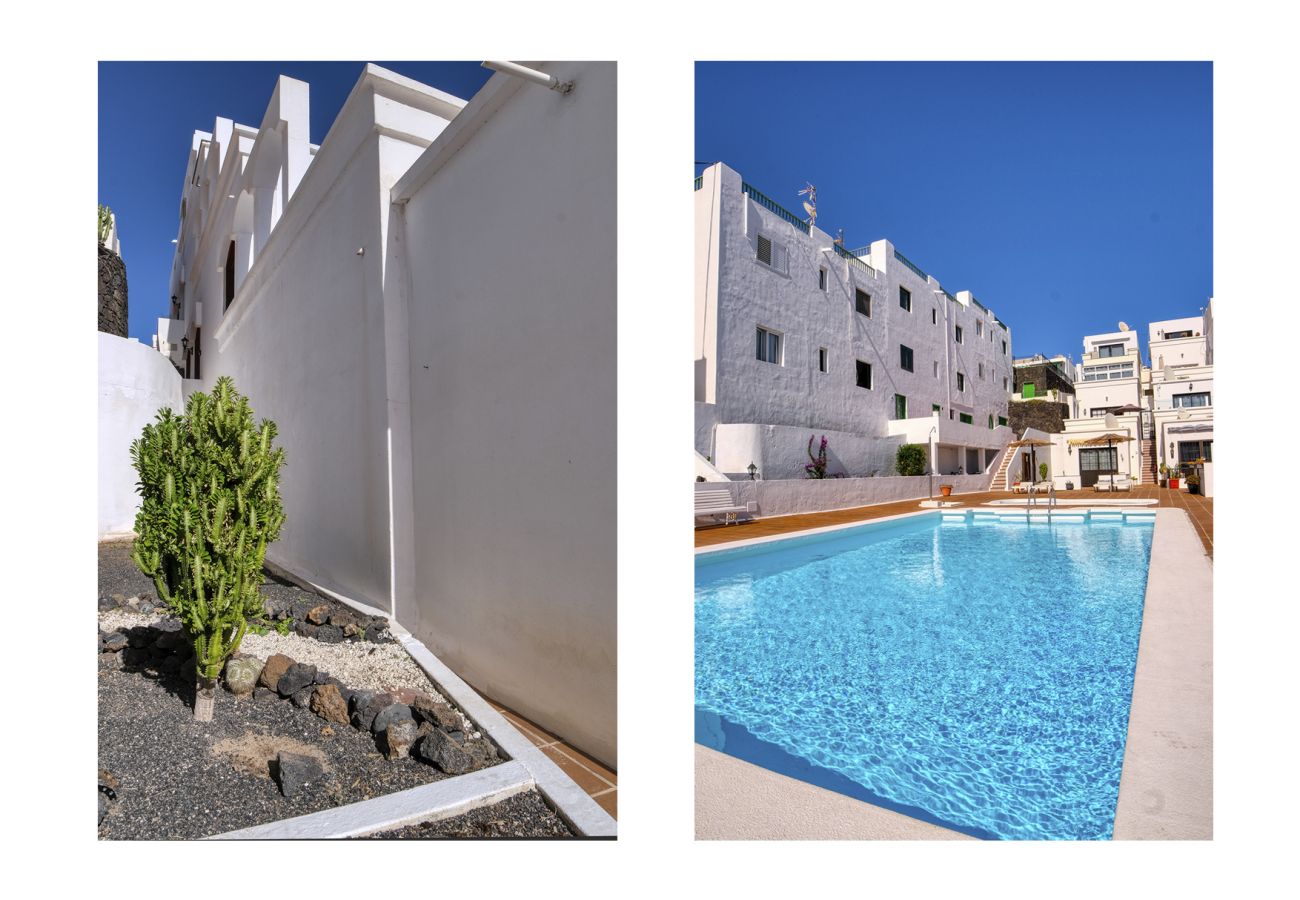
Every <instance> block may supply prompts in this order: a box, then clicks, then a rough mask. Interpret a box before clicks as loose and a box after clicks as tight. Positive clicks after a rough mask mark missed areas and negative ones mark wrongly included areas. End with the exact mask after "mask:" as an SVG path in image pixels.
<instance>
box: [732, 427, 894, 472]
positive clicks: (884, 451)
mask: <svg viewBox="0 0 1300 900" xmlns="http://www.w3.org/2000/svg"><path fill="white" fill-rule="evenodd" d="M714 433H715V441H714V443H715V447H716V456H715V457H714V459H715V465H716V466H717V468H718V469H719V470H720V471H722V472H724V473H726V474H728V475H730V476H732V477H733V478H746V479H747V478H748V477H749V471H748V469H749V464H750V463H751V462H752V463H754V465H756V466H758V473H759V477H760V478H763V479H765V480H768V481H772V480H776V479H782V478H803V477H804V465H805V464H807V463H808V462H810V460H809V458H808V439H809V438H810V437H811V438H813V439H814V440H813V454H814V455H816V453H817V451H818V448H819V447H820V445H821V439H822V437H823V436H825V438H826V459H827V467H826V468H827V471H828V472H829V473H831V474H833V475H839V474H845V475H871V474H872V473H875V474H877V475H890V474H893V472H894V461H895V459H896V457H897V454H898V448H899V447H900V446H902V444H903V443H904V438H903V437H901V436H898V437H868V436H866V435H861V434H852V433H848V432H843V431H821V430H817V429H811V428H793V427H790V426H788V425H718V426H717V428H716V429H715V431H714Z"/></svg>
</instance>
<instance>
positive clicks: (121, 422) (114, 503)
mask: <svg viewBox="0 0 1300 900" xmlns="http://www.w3.org/2000/svg"><path fill="white" fill-rule="evenodd" d="M182 405H183V403H182V400H181V376H180V375H179V374H178V373H177V371H176V369H174V368H173V367H172V365H171V364H170V363H168V362H167V360H166V359H165V358H164V357H163V356H162V355H161V354H160V353H158V351H156V350H154V349H153V348H152V347H149V346H146V345H145V344H142V343H140V342H139V341H136V340H129V339H127V338H120V337H117V336H116V335H112V334H104V333H103V332H100V333H99V537H100V538H101V539H103V538H108V537H117V536H124V535H129V534H131V533H132V532H134V531H135V515H136V513H137V512H138V511H139V509H140V495H139V494H137V493H136V491H135V484H136V473H135V469H134V468H133V467H132V465H131V442H132V441H134V440H135V439H136V438H138V437H139V436H140V432H141V431H142V430H143V429H144V426H146V425H148V424H149V423H150V422H152V421H154V418H155V417H156V416H157V414H158V411H159V410H160V409H162V408H163V407H171V408H172V409H173V410H176V411H177V412H180V411H181V408H182Z"/></svg>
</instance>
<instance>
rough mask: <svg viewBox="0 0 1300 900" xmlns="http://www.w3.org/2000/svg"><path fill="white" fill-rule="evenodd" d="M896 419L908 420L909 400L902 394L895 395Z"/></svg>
mask: <svg viewBox="0 0 1300 900" xmlns="http://www.w3.org/2000/svg"><path fill="white" fill-rule="evenodd" d="M894 418H895V419H906V418H907V398H906V397H904V396H903V395H902V394H895V395H894Z"/></svg>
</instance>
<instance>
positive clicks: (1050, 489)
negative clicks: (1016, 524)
mask: <svg viewBox="0 0 1300 900" xmlns="http://www.w3.org/2000/svg"><path fill="white" fill-rule="evenodd" d="M1037 488H1038V485H1036V484H1030V485H1029V490H1028V491H1026V492H1025V512H1029V506H1030V504H1033V506H1035V507H1037V506H1038V497H1037V496H1036V495H1037ZM1055 505H1056V482H1054V481H1049V482H1047V524H1048V525H1051V524H1052V507H1053V506H1055Z"/></svg>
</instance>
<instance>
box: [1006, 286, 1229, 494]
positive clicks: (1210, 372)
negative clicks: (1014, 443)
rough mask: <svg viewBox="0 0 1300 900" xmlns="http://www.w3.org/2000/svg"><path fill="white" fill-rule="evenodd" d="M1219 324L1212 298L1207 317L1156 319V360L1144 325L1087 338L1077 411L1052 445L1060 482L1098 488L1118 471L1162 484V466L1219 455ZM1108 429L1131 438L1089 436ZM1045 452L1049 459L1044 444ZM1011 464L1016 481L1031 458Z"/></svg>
mask: <svg viewBox="0 0 1300 900" xmlns="http://www.w3.org/2000/svg"><path fill="white" fill-rule="evenodd" d="M1213 331H1214V316H1213V300H1211V301H1209V302H1208V303H1207V304H1206V307H1205V310H1204V311H1203V313H1202V314H1201V315H1199V316H1192V317H1187V318H1181V319H1168V320H1164V321H1158V322H1151V323H1149V325H1148V346H1147V358H1148V359H1149V360H1150V365H1146V364H1144V362H1143V355H1142V347H1141V345H1140V340H1139V334H1138V332H1137V331H1135V330H1133V329H1130V328H1128V327H1127V326H1125V327H1124V328H1121V329H1120V330H1119V331H1114V332H1107V333H1105V334H1094V335H1087V336H1085V337H1084V339H1083V346H1084V356H1083V359H1082V361H1081V362H1080V363H1079V364H1078V365H1077V366H1076V367H1075V378H1074V388H1075V391H1076V402H1077V412H1076V414H1075V417H1073V418H1070V419H1066V420H1065V422H1064V428H1065V430H1064V432H1063V433H1062V434H1060V435H1056V436H1054V437H1053V441H1054V446H1053V447H1052V448H1050V451H1048V452H1049V453H1050V466H1051V479H1052V481H1053V482H1054V483H1055V484H1056V487H1057V488H1058V489H1061V488H1065V487H1067V486H1073V487H1075V488H1090V487H1091V486H1092V485H1093V484H1095V483H1096V482H1097V480H1098V479H1099V478H1100V477H1103V476H1109V475H1112V474H1113V475H1116V476H1119V477H1121V478H1127V479H1128V480H1129V482H1130V483H1131V484H1154V483H1155V482H1156V480H1157V478H1158V477H1159V472H1160V466H1161V465H1167V466H1168V467H1170V468H1171V469H1172V468H1175V467H1177V466H1179V465H1181V464H1183V463H1188V462H1192V461H1196V460H1206V461H1212V452H1213V451H1212V445H1213V441H1214V404H1213V398H1214V349H1213V347H1214V344H1213ZM1104 434H1116V435H1120V436H1121V437H1125V438H1129V440H1119V441H1115V442H1114V443H1113V445H1111V446H1095V445H1086V444H1085V443H1084V442H1085V441H1088V440H1090V439H1094V438H1098V437H1100V436H1101V435H1104ZM1023 455H1024V454H1019V456H1023ZM1038 456H1039V459H1040V460H1042V459H1044V458H1045V454H1044V451H1039V453H1038ZM1010 468H1011V471H1010V473H1009V477H1008V482H1011V481H1014V480H1016V479H1018V478H1021V477H1025V475H1024V472H1027V467H1026V466H1025V465H1024V461H1023V460H1021V459H1019V458H1017V459H1013V460H1012V465H1011V467H1010ZM1207 477H1208V476H1207Z"/></svg>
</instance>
